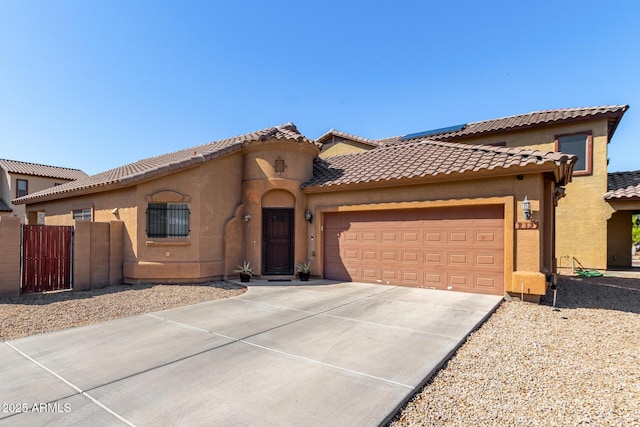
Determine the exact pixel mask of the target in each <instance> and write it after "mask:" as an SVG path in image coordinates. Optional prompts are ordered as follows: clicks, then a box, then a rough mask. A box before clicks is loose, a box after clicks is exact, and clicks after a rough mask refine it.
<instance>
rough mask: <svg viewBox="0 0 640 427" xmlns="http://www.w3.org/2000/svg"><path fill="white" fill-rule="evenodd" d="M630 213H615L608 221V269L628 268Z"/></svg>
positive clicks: (629, 262) (630, 241) (629, 257)
mask: <svg viewBox="0 0 640 427" xmlns="http://www.w3.org/2000/svg"><path fill="white" fill-rule="evenodd" d="M632 213H633V212H632V211H621V212H615V213H614V214H613V215H612V216H611V219H610V220H609V221H608V223H607V225H608V230H607V231H608V233H607V239H608V248H609V254H608V257H609V259H608V264H609V266H610V267H629V266H630V265H631V263H632V260H631V245H632V244H633V241H632V239H631V229H632V223H631V216H632Z"/></svg>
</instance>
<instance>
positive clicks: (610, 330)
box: [391, 276, 640, 427]
mask: <svg viewBox="0 0 640 427" xmlns="http://www.w3.org/2000/svg"><path fill="white" fill-rule="evenodd" d="M636 277H638V276H636ZM556 308H557V309H558V311H555V310H554V308H553V307H552V298H551V295H548V296H546V297H545V299H544V301H543V302H542V303H541V304H539V305H538V304H532V303H523V302H520V301H518V300H512V301H506V302H504V303H503V304H502V305H501V306H500V307H499V308H498V310H497V311H496V313H495V314H494V315H493V316H492V317H491V318H490V319H489V320H488V321H487V322H486V323H485V324H484V325H483V326H482V327H481V328H480V329H478V330H477V331H475V332H474V333H473V334H472V335H471V336H470V337H469V339H468V340H467V341H466V343H465V344H463V345H462V347H460V349H459V350H458V352H457V353H456V354H455V355H454V357H453V358H452V359H451V360H450V361H449V363H448V364H447V365H446V366H445V367H444V368H443V369H442V370H441V371H440V372H439V373H438V374H437V375H436V376H435V377H434V378H433V379H432V380H431V381H430V382H429V383H428V384H427V385H426V386H425V387H424V388H423V389H422V390H421V391H419V392H418V393H417V394H416V396H414V398H413V400H411V401H410V402H409V403H408V404H407V405H406V406H405V407H404V408H403V409H402V410H401V411H400V412H399V413H398V414H397V415H396V417H395V419H394V421H392V423H391V426H393V427H398V426H640V279H638V278H620V277H599V278H577V277H576V278H569V277H563V278H561V279H560V281H559V283H558V292H557V304H556Z"/></svg>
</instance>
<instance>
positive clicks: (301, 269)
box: [296, 261, 311, 282]
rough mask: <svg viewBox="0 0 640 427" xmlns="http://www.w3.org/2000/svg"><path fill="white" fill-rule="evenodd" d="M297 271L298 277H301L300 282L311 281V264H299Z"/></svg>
mask: <svg viewBox="0 0 640 427" xmlns="http://www.w3.org/2000/svg"><path fill="white" fill-rule="evenodd" d="M296 270H297V271H298V276H300V280H302V281H303V282H306V281H307V280H309V276H311V263H310V262H308V261H307V262H305V263H302V264H298V265H297V266H296Z"/></svg>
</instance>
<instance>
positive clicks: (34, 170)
mask: <svg viewBox="0 0 640 427" xmlns="http://www.w3.org/2000/svg"><path fill="white" fill-rule="evenodd" d="M0 167H1V168H2V169H4V170H5V171H7V172H9V173H15V174H20V175H31V176H42V177H46V178H58V179H66V180H75V179H80V178H85V177H87V176H88V175H87V174H86V173H84V172H82V171H81V170H79V169H70V168H63V167H59V166H48V165H39V164H36V163H29V162H19V161H17V160H7V159H0Z"/></svg>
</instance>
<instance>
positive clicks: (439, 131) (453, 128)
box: [400, 123, 467, 141]
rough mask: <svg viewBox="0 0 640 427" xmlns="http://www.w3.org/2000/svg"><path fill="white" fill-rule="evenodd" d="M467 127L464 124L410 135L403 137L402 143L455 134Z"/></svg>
mask: <svg viewBox="0 0 640 427" xmlns="http://www.w3.org/2000/svg"><path fill="white" fill-rule="evenodd" d="M466 125H467V124H466V123H463V124H460V125H455V126H449V127H446V128H439V129H432V130H425V131H424V132H417V133H410V134H407V135H405V136H403V137H401V138H400V141H406V140H408V139H414V138H421V137H423V136H429V135H437V134H439V133H447V132H455V131H457V130H462V129H464V127H465V126H466Z"/></svg>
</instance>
